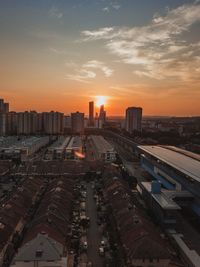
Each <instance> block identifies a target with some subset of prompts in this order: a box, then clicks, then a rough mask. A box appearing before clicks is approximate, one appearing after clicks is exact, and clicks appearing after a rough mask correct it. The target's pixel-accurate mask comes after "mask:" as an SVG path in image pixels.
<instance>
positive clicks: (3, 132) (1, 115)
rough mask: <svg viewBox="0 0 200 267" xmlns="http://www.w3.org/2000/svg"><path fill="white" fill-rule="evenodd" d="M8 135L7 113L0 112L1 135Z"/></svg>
mask: <svg viewBox="0 0 200 267" xmlns="http://www.w3.org/2000/svg"><path fill="white" fill-rule="evenodd" d="M3 135H6V114H5V113H0V136H3Z"/></svg>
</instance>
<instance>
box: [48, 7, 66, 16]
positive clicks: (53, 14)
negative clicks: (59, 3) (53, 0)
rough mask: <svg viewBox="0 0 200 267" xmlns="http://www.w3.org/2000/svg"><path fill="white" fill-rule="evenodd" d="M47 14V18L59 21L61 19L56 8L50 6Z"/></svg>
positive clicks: (60, 13)
mask: <svg viewBox="0 0 200 267" xmlns="http://www.w3.org/2000/svg"><path fill="white" fill-rule="evenodd" d="M48 13H49V16H50V17H52V18H57V19H61V18H62V17H63V13H62V12H61V11H59V9H58V8H56V7H55V6H52V7H51V8H50V10H49V12H48Z"/></svg>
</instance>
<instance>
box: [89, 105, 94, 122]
mask: <svg viewBox="0 0 200 267" xmlns="http://www.w3.org/2000/svg"><path fill="white" fill-rule="evenodd" d="M89 126H94V101H91V102H89Z"/></svg>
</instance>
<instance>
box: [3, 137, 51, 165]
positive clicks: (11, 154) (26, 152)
mask: <svg viewBox="0 0 200 267" xmlns="http://www.w3.org/2000/svg"><path fill="white" fill-rule="evenodd" d="M48 143H49V136H45V137H36V136H33V137H28V138H25V137H22V138H17V139H16V137H10V138H9V137H8V139H7V138H5V141H4V142H3V143H2V144H1V147H0V154H1V157H2V158H6V159H20V160H22V161H25V160H27V159H28V157H29V156H32V155H33V154H34V153H35V152H37V151H38V150H39V149H40V148H42V147H44V146H46V145H47V144H48Z"/></svg>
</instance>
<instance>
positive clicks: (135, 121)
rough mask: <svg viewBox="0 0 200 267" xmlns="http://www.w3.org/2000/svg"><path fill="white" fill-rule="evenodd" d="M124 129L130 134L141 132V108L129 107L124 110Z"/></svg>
mask: <svg viewBox="0 0 200 267" xmlns="http://www.w3.org/2000/svg"><path fill="white" fill-rule="evenodd" d="M125 128H126V131H127V132H129V133H131V134H132V133H133V132H134V131H141V130H142V108H140V107H129V108H127V109H126V121H125Z"/></svg>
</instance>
